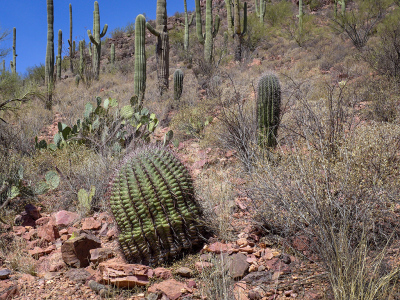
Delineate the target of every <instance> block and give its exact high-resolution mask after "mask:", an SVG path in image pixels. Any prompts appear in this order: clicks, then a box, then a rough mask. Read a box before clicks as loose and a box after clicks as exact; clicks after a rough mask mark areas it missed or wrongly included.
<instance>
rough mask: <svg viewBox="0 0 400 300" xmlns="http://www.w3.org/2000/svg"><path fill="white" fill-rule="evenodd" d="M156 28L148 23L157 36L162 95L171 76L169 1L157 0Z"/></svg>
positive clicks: (159, 86) (147, 25)
mask: <svg viewBox="0 0 400 300" xmlns="http://www.w3.org/2000/svg"><path fill="white" fill-rule="evenodd" d="M156 14H157V16H156V28H155V29H154V28H153V27H152V26H151V25H150V23H146V27H147V29H148V30H149V31H150V32H151V33H152V34H154V35H155V36H156V37H157V45H156V60H157V77H158V89H159V92H160V95H162V94H163V93H164V91H166V90H168V86H169V83H168V78H169V36H168V31H167V2H166V0H157V10H156Z"/></svg>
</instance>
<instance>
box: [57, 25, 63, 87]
mask: <svg viewBox="0 0 400 300" xmlns="http://www.w3.org/2000/svg"><path fill="white" fill-rule="evenodd" d="M61 50H62V31H61V29H60V30H59V31H58V52H57V60H56V63H57V80H61Z"/></svg>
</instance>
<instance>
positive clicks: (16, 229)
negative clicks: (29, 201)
mask: <svg viewBox="0 0 400 300" xmlns="http://www.w3.org/2000/svg"><path fill="white" fill-rule="evenodd" d="M13 231H14V233H15V235H16V236H22V235H23V234H24V233H25V232H26V229H25V227H24V226H14V227H13Z"/></svg>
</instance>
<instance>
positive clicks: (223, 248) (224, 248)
mask: <svg viewBox="0 0 400 300" xmlns="http://www.w3.org/2000/svg"><path fill="white" fill-rule="evenodd" d="M232 248H233V247H232V244H223V243H221V242H216V243H213V244H211V245H209V246H207V245H206V246H205V247H204V248H203V249H204V250H205V251H207V252H212V253H215V254H220V253H224V252H228V250H230V249H232Z"/></svg>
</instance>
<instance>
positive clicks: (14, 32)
mask: <svg viewBox="0 0 400 300" xmlns="http://www.w3.org/2000/svg"><path fill="white" fill-rule="evenodd" d="M16 47H17V29H16V28H15V27H14V28H13V47H12V49H13V60H12V62H10V66H11V72H12V73H13V74H17V48H16Z"/></svg>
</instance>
